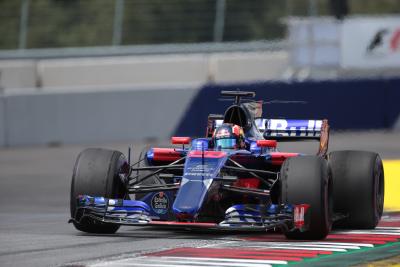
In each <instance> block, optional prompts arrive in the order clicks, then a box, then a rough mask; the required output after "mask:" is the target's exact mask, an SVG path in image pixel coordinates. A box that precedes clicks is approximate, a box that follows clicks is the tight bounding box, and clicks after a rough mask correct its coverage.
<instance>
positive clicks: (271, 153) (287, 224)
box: [70, 91, 384, 239]
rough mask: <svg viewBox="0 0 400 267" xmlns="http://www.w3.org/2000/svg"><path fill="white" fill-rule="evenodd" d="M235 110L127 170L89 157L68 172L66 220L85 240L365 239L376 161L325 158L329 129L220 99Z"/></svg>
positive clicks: (94, 154)
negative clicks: (128, 235)
mask: <svg viewBox="0 0 400 267" xmlns="http://www.w3.org/2000/svg"><path fill="white" fill-rule="evenodd" d="M221 94H222V97H225V98H228V99H232V100H233V101H234V103H233V105H231V106H230V107H228V108H227V109H226V111H225V114H223V115H215V114H211V115H209V117H208V125H207V130H206V135H205V137H202V138H195V139H191V138H189V137H172V144H174V145H176V146H175V147H173V148H148V149H145V150H144V151H143V152H142V153H141V154H140V156H139V161H138V162H136V163H134V164H131V162H130V154H131V153H130V152H129V153H128V159H126V158H125V156H124V155H123V154H122V153H121V152H118V151H111V150H106V149H100V148H99V149H97V148H96V149H93V148H90V149H86V150H84V151H82V152H81V153H80V154H79V156H78V158H77V160H76V164H75V167H74V172H73V176H72V184H71V203H70V204H71V217H72V218H71V220H70V222H72V223H73V224H74V226H75V228H76V229H78V230H80V231H84V232H88V233H115V232H116V231H117V230H118V228H119V227H120V225H135V226H138V225H140V226H160V225H162V226H168V227H181V228H207V229H222V230H241V231H260V230H261V231H267V230H275V229H280V230H281V231H282V232H283V233H284V234H285V235H286V237H287V238H291V239H323V238H325V237H326V235H327V234H328V233H329V231H330V230H331V228H332V225H334V226H337V227H344V228H359V229H372V228H374V227H375V226H376V225H377V224H378V222H379V220H380V218H381V215H382V211H383V198H384V173H383V167H382V161H381V159H380V157H379V155H378V154H376V153H372V152H362V151H336V152H331V153H329V154H328V153H327V150H328V141H329V126H328V121H327V120H289V119H263V118H262V104H263V102H262V101H254V100H252V98H254V97H255V93H254V92H243V91H222V92H221ZM297 140H298V141H302V140H303V141H304V140H317V141H319V149H318V152H317V154H316V155H304V154H300V153H288V152H280V151H278V149H277V142H278V141H280V142H283V141H297Z"/></svg>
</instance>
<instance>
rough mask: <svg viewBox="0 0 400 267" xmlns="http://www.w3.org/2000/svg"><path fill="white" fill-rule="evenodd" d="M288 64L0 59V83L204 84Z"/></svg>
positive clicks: (274, 56) (271, 75)
mask: <svg viewBox="0 0 400 267" xmlns="http://www.w3.org/2000/svg"><path fill="white" fill-rule="evenodd" d="M287 66H288V55H287V53H286V52H284V51H278V52H240V53H239V52H231V53H213V54H176V55H173V54H172V55H146V56H144V55H143V56H125V57H122V56H120V57H102V58H96V57H94V58H67V59H40V60H37V61H33V60H32V61H28V60H27V61H22V60H16V61H11V60H0V72H1V73H2V76H1V77H0V84H2V85H3V87H4V88H8V89H9V88H27V87H29V88H33V87H36V86H38V87H40V88H44V89H49V90H64V89H66V88H67V89H68V90H81V89H82V88H93V87H95V88H105V89H108V90H110V89H118V88H120V87H141V88H143V87H144V86H146V87H154V86H164V87H166V86H167V87H173V86H176V85H177V84H192V85H197V86H201V85H203V84H204V83H207V82H238V81H254V80H277V79H281V77H282V75H283V74H284V72H285V70H286V69H287Z"/></svg>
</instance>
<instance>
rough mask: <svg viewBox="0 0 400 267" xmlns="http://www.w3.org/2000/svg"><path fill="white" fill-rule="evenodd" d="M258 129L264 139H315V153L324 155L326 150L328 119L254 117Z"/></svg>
mask: <svg viewBox="0 0 400 267" xmlns="http://www.w3.org/2000/svg"><path fill="white" fill-rule="evenodd" d="M255 123H256V125H257V127H258V130H259V131H260V132H261V133H263V137H264V138H265V139H273V140H278V141H296V140H317V141H319V149H318V152H317V155H320V156H325V155H326V153H327V152H328V143H329V124H328V120H326V119H324V120H287V119H256V120H255Z"/></svg>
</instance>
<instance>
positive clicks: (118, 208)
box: [69, 195, 310, 232]
mask: <svg viewBox="0 0 400 267" xmlns="http://www.w3.org/2000/svg"><path fill="white" fill-rule="evenodd" d="M77 202H78V205H77V210H76V213H75V215H74V216H73V218H71V219H70V221H69V222H75V223H78V224H79V223H81V222H83V221H85V220H92V221H96V222H99V223H107V224H118V225H131V226H158V227H160V226H161V227H167V228H183V229H187V228H190V229H196V228H197V229H209V230H228V231H229V230H239V231H268V230H275V229H281V230H282V231H284V232H286V231H295V230H299V231H306V230H307V229H308V226H309V221H310V206H309V205H306V204H302V205H283V204H282V205H275V204H269V205H248V204H244V205H235V206H232V207H230V208H229V209H227V210H226V212H225V219H224V220H223V221H222V222H219V223H215V222H195V221H194V222H193V221H190V222H186V221H173V220H171V221H162V220H157V219H154V218H152V216H151V215H150V207H149V206H148V205H147V204H146V203H145V202H142V201H138V200H122V199H109V198H104V197H91V196H87V195H83V196H79V197H78V198H77Z"/></svg>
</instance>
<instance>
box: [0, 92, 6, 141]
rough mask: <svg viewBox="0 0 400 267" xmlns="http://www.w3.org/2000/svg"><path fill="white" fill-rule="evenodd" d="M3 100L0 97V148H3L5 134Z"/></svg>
mask: <svg viewBox="0 0 400 267" xmlns="http://www.w3.org/2000/svg"><path fill="white" fill-rule="evenodd" d="M4 101H5V98H4V97H2V96H0V147H2V146H5V136H4V135H5V133H6V126H5V121H4V120H5V118H6V114H5V106H4Z"/></svg>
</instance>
